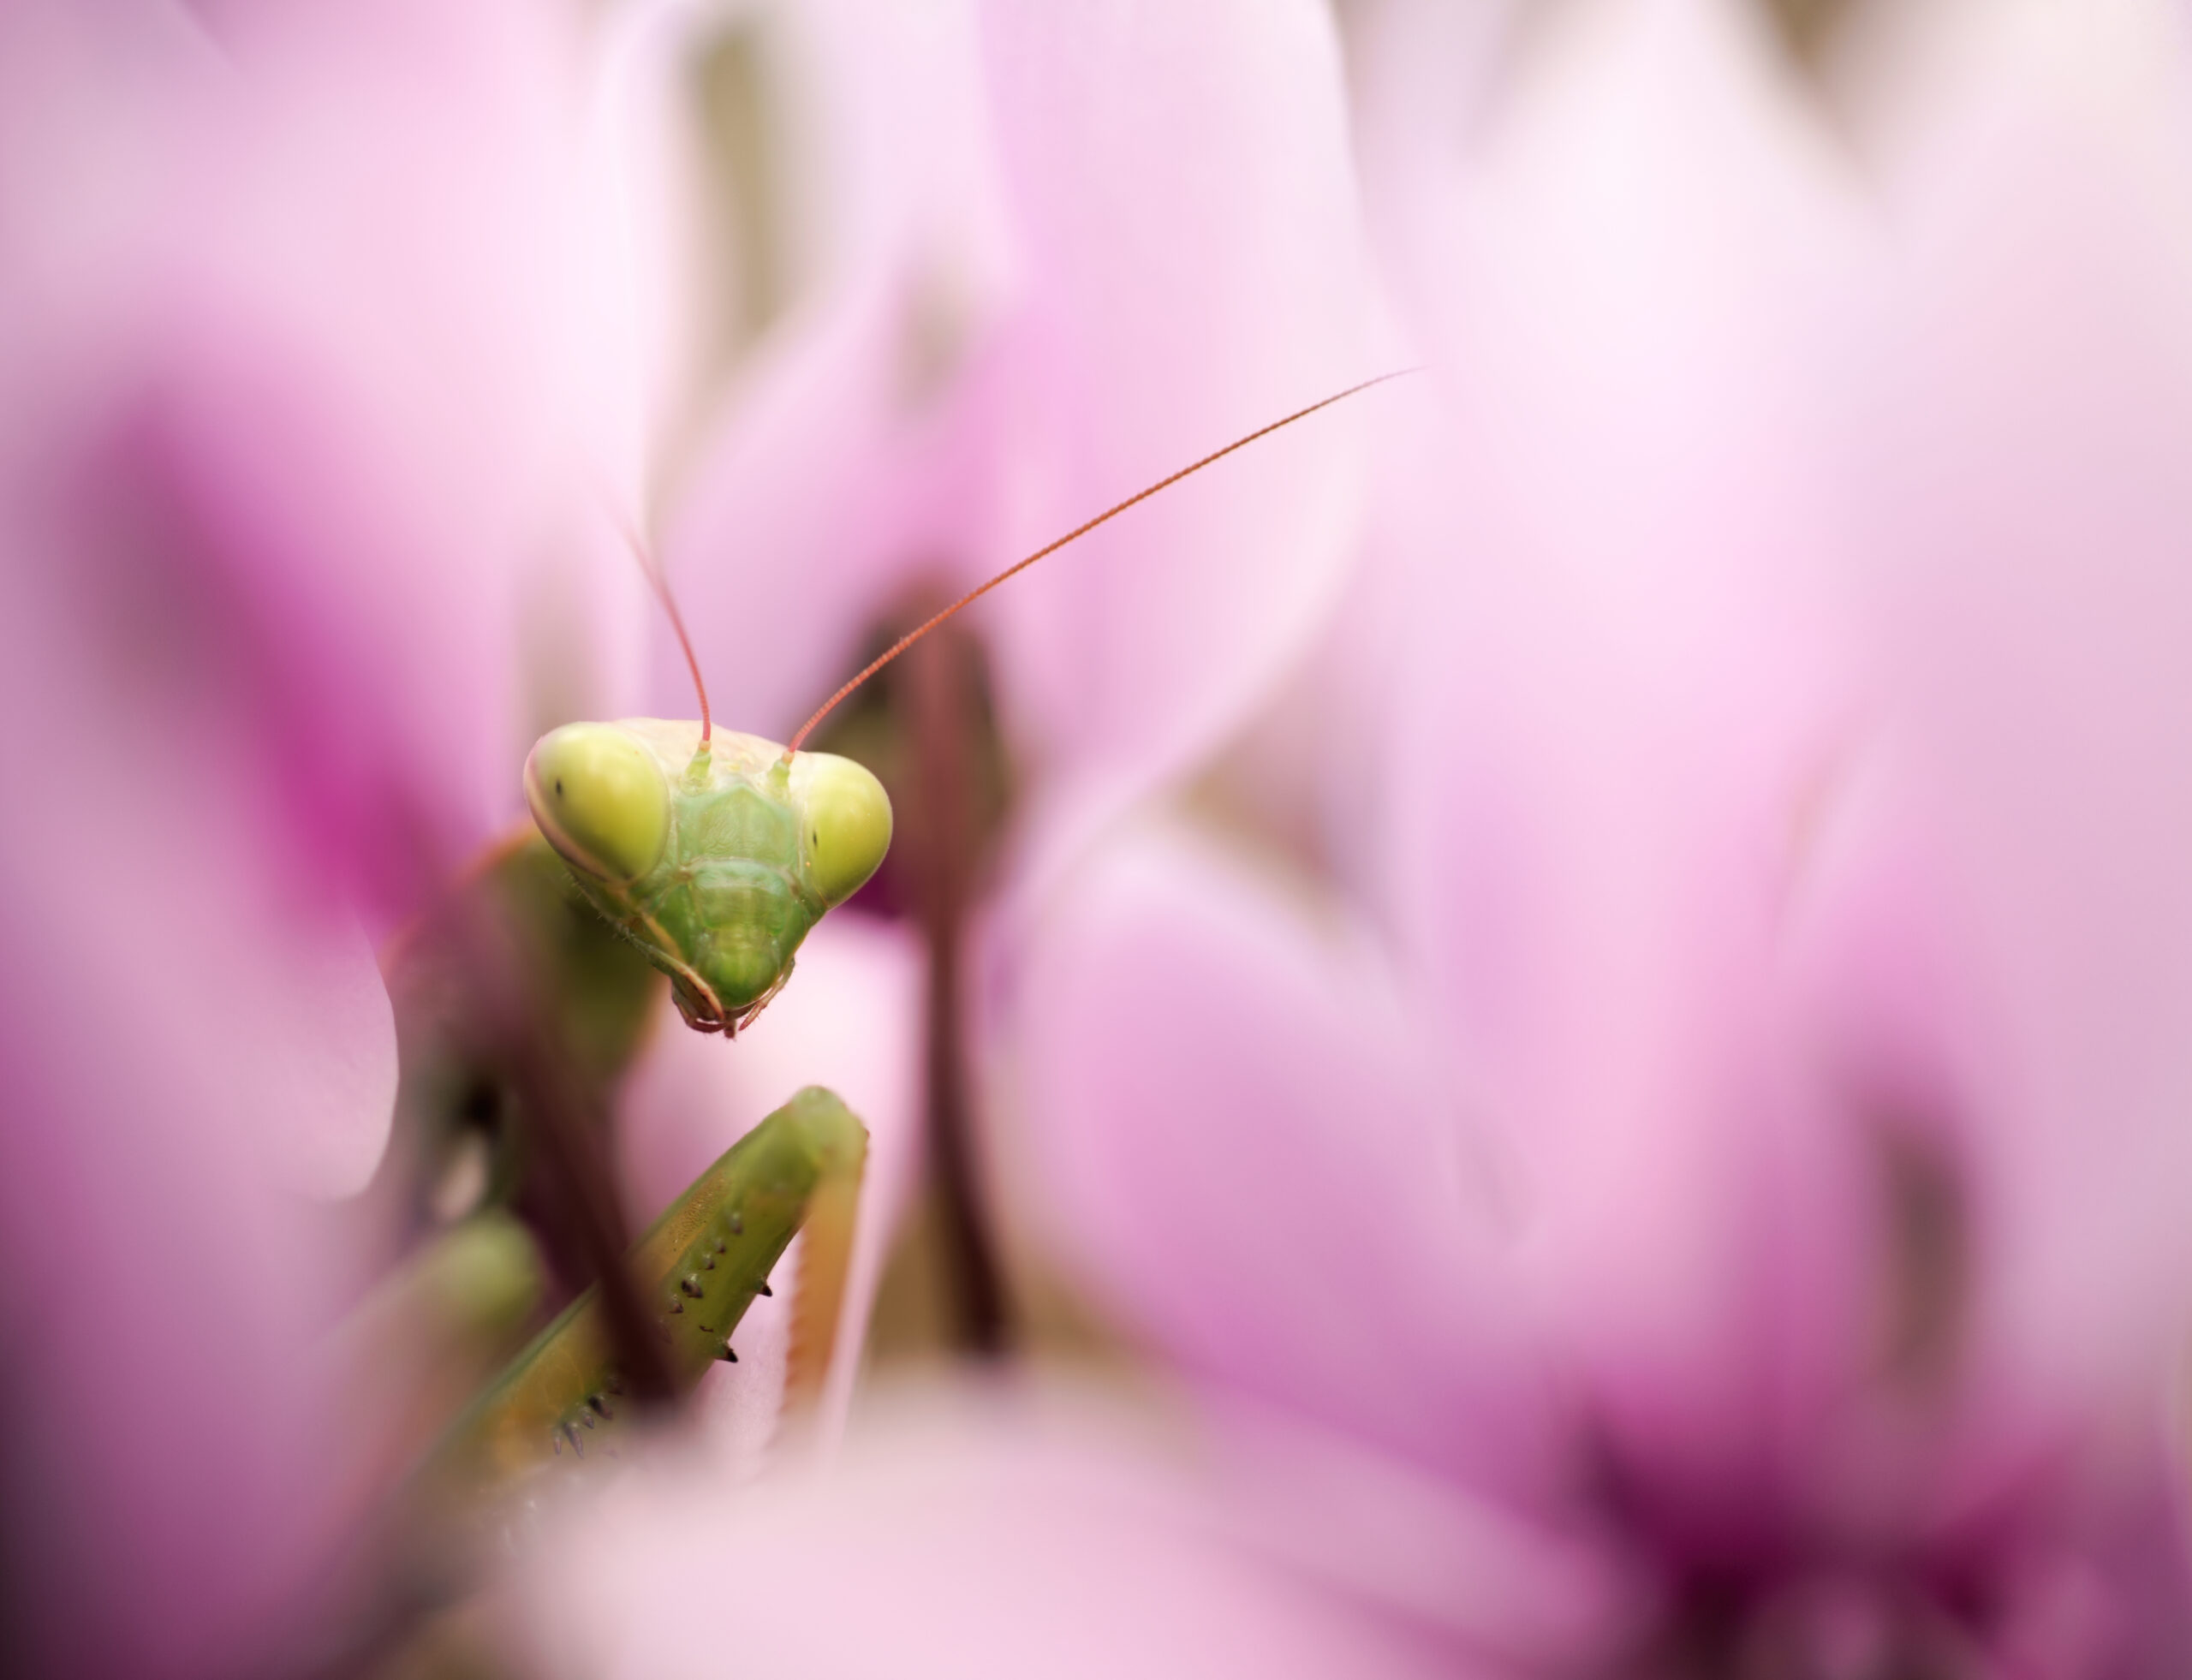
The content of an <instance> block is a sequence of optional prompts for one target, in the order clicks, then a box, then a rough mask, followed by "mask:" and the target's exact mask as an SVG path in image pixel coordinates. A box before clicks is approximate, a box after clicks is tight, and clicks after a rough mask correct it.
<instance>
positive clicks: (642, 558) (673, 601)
mask: <svg viewBox="0 0 2192 1680" xmlns="http://www.w3.org/2000/svg"><path fill="white" fill-rule="evenodd" d="M609 517H610V520H611V522H612V523H614V524H615V526H616V527H617V534H618V535H620V536H622V538H623V539H624V545H625V546H626V547H628V548H629V549H630V550H631V551H632V558H634V560H636V561H638V562H639V563H640V570H641V571H643V572H645V573H646V579H647V581H648V582H649V583H650V584H652V585H653V587H654V598H655V599H657V600H658V601H660V602H661V603H662V610H663V611H664V612H666V613H668V614H669V615H670V629H673V630H675V631H676V632H677V645H678V646H680V647H682V648H683V649H684V650H685V668H686V669H687V670H689V671H691V672H692V673H693V692H694V694H698V695H699V696H700V745H701V746H702V747H706V745H707V744H708V739H709V737H710V736H712V735H713V734H714V733H715V720H714V719H713V718H711V717H710V716H709V715H708V685H707V684H706V683H705V682H701V681H700V658H699V657H698V656H697V655H696V654H694V652H693V638H692V637H690V636H688V635H687V634H685V615H684V614H682V613H681V612H680V611H678V610H677V598H676V596H675V595H673V594H671V593H670V580H669V579H668V578H666V577H664V575H662V573H661V572H660V571H658V569H656V567H655V563H654V559H653V557H652V556H651V555H649V554H648V552H647V545H646V544H645V543H643V542H641V541H640V534H639V533H638V532H636V531H634V529H633V528H632V527H630V526H629V525H628V524H626V523H625V522H624V521H623V519H622V516H621V515H618V514H617V512H616V510H615V509H611V510H610V515H609Z"/></svg>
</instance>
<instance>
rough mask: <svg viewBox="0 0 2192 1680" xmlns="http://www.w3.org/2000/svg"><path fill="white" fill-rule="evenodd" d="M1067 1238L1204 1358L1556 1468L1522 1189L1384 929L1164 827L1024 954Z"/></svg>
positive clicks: (1233, 1372)
mask: <svg viewBox="0 0 2192 1680" xmlns="http://www.w3.org/2000/svg"><path fill="white" fill-rule="evenodd" d="M1012 1025H1013V1028H1014V1030H1013V1032H1012V1034H1011V1042H1012V1044H1013V1046H1014V1053H1015V1057H1016V1061H1015V1063H1014V1066H1015V1068H1016V1078H1017V1081H1019V1082H1020V1083H1021V1084H1022V1087H1023V1088H1022V1092H1021V1094H1022V1095H1023V1096H1024V1098H1025V1099H1026V1101H1027V1104H1028V1108H1029V1109H1030V1111H1032V1112H1033V1114H1034V1115H1036V1116H1037V1117H1039V1122H1040V1123H1039V1126H1038V1127H1037V1128H1035V1129H1033V1134H1032V1136H1031V1138H1030V1141H1029V1144H1028V1147H1029V1148H1031V1149H1032V1150H1033V1152H1034V1159H1033V1165H1034V1166H1035V1167H1036V1169H1037V1176H1036V1182H1037V1185H1038V1188H1039V1191H1040V1194H1041V1200H1042V1202H1043V1203H1044V1205H1045V1206H1047V1207H1049V1208H1050V1209H1051V1210H1053V1211H1054V1218H1053V1219H1052V1220H1045V1222H1044V1225H1043V1230H1044V1231H1045V1237H1046V1240H1047V1242H1050V1243H1052V1244H1057V1245H1060V1246H1062V1247H1063V1251H1064V1254H1065V1255H1066V1257H1067V1258H1069V1260H1071V1261H1072V1262H1073V1265H1074V1266H1075V1271H1076V1272H1079V1273H1080V1274H1081V1276H1082V1277H1083V1278H1085V1279H1086V1280H1087V1284H1089V1286H1090V1287H1091V1288H1093V1290H1096V1291H1098V1293H1099V1296H1100V1297H1101V1298H1102V1300H1103V1301H1104V1302H1105V1305H1106V1306H1107V1307H1108V1308H1109V1309H1110V1310H1111V1312H1112V1313H1113V1314H1116V1315H1117V1317H1118V1318H1119V1320H1121V1321H1122V1322H1123V1323H1124V1324H1125V1325H1126V1326H1129V1328H1131V1329H1133V1330H1135V1331H1139V1332H1140V1333H1141V1334H1142V1335H1144V1336H1146V1337H1148V1338H1149V1339H1150V1340H1152V1341H1153V1343H1155V1344H1156V1345H1157V1347H1158V1348H1159V1349H1160V1350H1161V1351H1162V1352H1164V1353H1165V1355H1167V1356H1168V1357H1169V1359H1170V1361H1173V1362H1175V1363H1176V1364H1177V1365H1178V1366H1179V1367H1182V1368H1183V1369H1184V1370H1187V1371H1188V1372H1190V1373H1194V1374H1196V1375H1198V1376H1201V1377H1204V1378H1206V1379H1212V1380H1213V1381H1215V1382H1217V1383H1218V1384H1220V1385H1224V1386H1225V1387H1229V1388H1236V1389H1239V1390H1241V1391H1245V1392H1247V1393H1248V1394H1251V1395H1254V1396H1256V1397H1260V1398H1262V1399H1265V1400H1266V1401H1272V1402H1278V1403H1284V1404H1285V1405H1287V1406H1289V1407H1290V1408H1291V1409H1294V1410H1296V1411H1297V1412H1298V1413H1299V1414H1300V1415H1303V1416H1305V1417H1308V1418H1311V1419H1314V1420H1316V1421H1319V1422H1320V1423H1323V1424H1325V1425H1327V1426H1329V1427H1335V1428H1338V1429H1342V1430H1346V1431H1349V1432H1351V1433H1354V1434H1355V1436H1356V1437H1358V1438H1359V1439H1363V1440H1367V1441H1370V1442H1374V1443H1376V1444H1378V1445H1380V1446H1382V1447H1385V1448H1386V1449H1388V1450H1390V1451H1400V1452H1404V1453H1407V1454H1409V1455H1411V1456H1413V1457H1415V1458H1416V1459H1418V1460H1420V1461H1421V1462H1422V1463H1427V1464H1430V1465H1433V1466H1436V1467H1439V1468H1441V1469H1454V1468H1456V1467H1460V1466H1463V1465H1468V1466H1470V1467H1472V1468H1474V1469H1478V1470H1480V1471H1481V1472H1482V1473H1484V1474H1486V1476H1487V1477H1489V1478H1490V1479H1492V1480H1494V1481H1495V1482H1507V1483H1511V1482H1528V1481H1530V1480H1534V1479H1535V1478H1538V1477H1541V1476H1542V1475H1543V1474H1545V1472H1546V1468H1547V1467H1546V1465H1545V1464H1544V1463H1542V1462H1541V1458H1540V1455H1541V1454H1542V1452H1543V1451H1544V1447H1545V1437H1546V1434H1547V1433H1549V1431H1550V1430H1551V1429H1552V1426H1553V1425H1554V1423H1555V1419H1554V1418H1553V1417H1552V1415H1551V1411H1550V1401H1551V1397H1550V1395H1549V1394H1548V1393H1547V1392H1546V1391H1544V1390H1543V1389H1542V1388H1541V1387H1540V1386H1539V1385H1538V1384H1536V1383H1535V1382H1534V1381H1533V1380H1532V1379H1531V1376H1530V1374H1529V1373H1528V1368H1527V1361H1526V1360H1525V1359H1523V1358H1522V1357H1521V1355H1520V1350H1519V1349H1518V1348H1517V1346H1516V1341H1515V1338H1516V1335H1517V1334H1518V1332H1519V1326H1518V1324H1517V1323H1516V1320H1515V1318H1514V1309H1515V1308H1516V1306H1517V1305H1518V1304H1519V1303H1518V1302H1516V1297H1515V1292H1514V1285H1513V1280H1512V1278H1511V1276H1510V1274H1509V1272H1507V1270H1506V1269H1505V1257H1504V1252H1503V1251H1504V1248H1505V1242H1504V1235H1505V1234H1504V1230H1503V1229H1502V1227H1503V1224H1504V1219H1503V1218H1502V1214H1503V1212H1504V1211H1505V1210H1503V1209H1502V1208H1500V1206H1498V1203H1499V1200H1500V1189H1501V1187H1500V1186H1499V1185H1498V1183H1497V1182H1496V1171H1495V1168H1494V1165H1493V1164H1492V1163H1491V1162H1490V1161H1488V1160H1487V1159H1486V1157H1485V1155H1484V1154H1483V1153H1482V1150H1481V1140H1480V1139H1479V1138H1477V1137H1475V1136H1474V1135H1472V1133H1471V1131H1470V1130H1469V1129H1468V1126H1467V1124H1466V1122H1465V1121H1464V1118H1463V1117H1462V1115H1461V1114H1460V1113H1459V1112H1457V1111H1456V1107H1455V1105H1453V1104H1452V1102H1451V1100H1450V1099H1449V1098H1447V1097H1445V1096H1444V1095H1443V1093H1441V1092H1440V1090H1439V1087H1438V1085H1437V1083H1436V1081H1435V1080H1434V1079H1433V1077H1431V1076H1430V1075H1431V1072H1432V1069H1430V1068H1429V1067H1427V1065H1426V1061H1427V1058H1425V1057H1423V1056H1422V1055H1421V1053H1420V1051H1418V1050H1417V1048H1416V1046H1415V1043H1414V1042H1413V1041H1412V1037H1411V1032H1410V1028H1411V1022H1410V1020H1409V1005H1408V1004H1407V1003H1406V1001H1405V1000H1404V998H1403V997H1402V995H1401V994H1400V992H1398V990H1397V988H1396V987H1395V986H1394V985H1393V983H1392V981H1391V978H1390V977H1389V976H1388V975H1387V974H1385V973H1384V972H1383V970H1382V968H1381V966H1380V964H1379V959H1378V957H1377V956H1376V954H1375V951H1374V949H1373V947H1372V946H1371V945H1370V944H1369V943H1368V941H1367V939H1366V938H1364V937H1363V936H1362V934H1361V932H1360V931H1359V930H1356V929H1353V928H1350V927H1349V926H1347V925H1346V924H1345V922H1344V921H1343V920H1340V919H1338V918H1337V916H1336V915H1335V914H1333V913H1332V912H1331V910H1330V909H1326V908H1325V907H1319V906H1317V905H1314V904H1312V903H1306V902H1302V901H1299V900H1296V899H1294V898H1290V897H1289V896H1288V895H1287V894H1286V893H1285V891H1284V887H1283V885H1282V884H1280V883H1278V882H1273V881H1266V880H1263V879H1259V878H1258V877H1257V876H1256V875H1255V874H1254V873H1253V872H1252V871H1250V870H1249V869H1248V868H1247V867H1244V866H1243V865H1242V863H1241V862H1240V861H1237V860H1236V859H1234V858H1233V857H1231V856H1230V855H1229V854H1227V853H1226V852H1225V851H1224V849H1220V848H1218V847H1217V846H1215V845H1212V844H1211V843H1207V842H1203V841H1199V840H1197V839H1196V838H1195V837H1194V836H1193V834H1192V832H1190V831H1184V830H1182V829H1179V828H1176V827H1172V826H1169V825H1145V826H1144V827H1142V828H1141V829H1139V830H1136V831H1129V833H1128V834H1126V835H1125V836H1123V837H1119V838H1117V839H1115V840H1114V841H1113V842H1112V843H1111V844H1109V845H1108V846H1107V847H1105V849H1102V850H1100V851H1099V852H1098V853H1096V854H1094V855H1093V856H1092V858H1091V859H1090V861H1088V862H1087V865H1086V867H1084V868H1083V869H1082V870H1081V872H1080V873H1079V874H1077V875H1076V876H1075V877H1073V878H1071V879H1070V880H1069V884H1068V886H1067V890H1066V891H1065V892H1064V894H1063V897H1062V898H1061V901H1060V903H1058V905H1057V907H1056V908H1055V909H1054V910H1053V911H1052V913H1051V916H1050V917H1049V918H1047V919H1046V920H1045V923H1044V925H1043V926H1042V928H1041V930H1040V932H1039V936H1038V938H1037V939H1036V940H1035V942H1034V944H1033V950H1032V951H1031V953H1030V955H1029V956H1028V959H1027V962H1026V967H1025V969H1024V972H1023V973H1022V975H1021V991H1020V994H1019V1004H1018V1010H1017V1012H1016V1018H1015V1021H1014V1022H1013V1023H1012Z"/></svg>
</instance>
